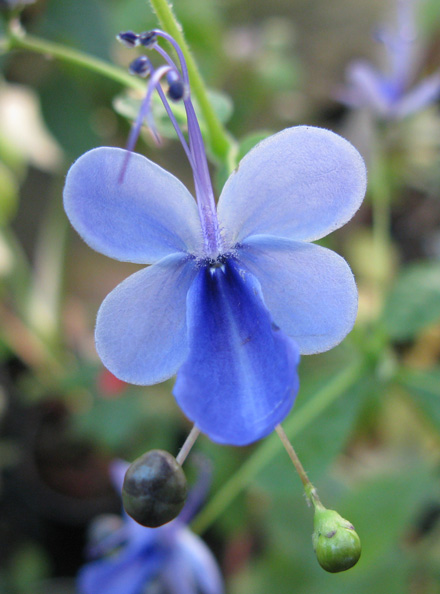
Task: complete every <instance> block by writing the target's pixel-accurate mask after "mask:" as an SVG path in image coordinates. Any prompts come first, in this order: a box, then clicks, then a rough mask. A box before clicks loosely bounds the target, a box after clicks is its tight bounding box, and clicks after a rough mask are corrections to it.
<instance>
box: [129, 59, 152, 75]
mask: <svg viewBox="0 0 440 594" xmlns="http://www.w3.org/2000/svg"><path fill="white" fill-rule="evenodd" d="M128 70H129V71H130V74H137V75H138V76H142V77H147V76H148V75H149V73H150V61H149V59H148V58H147V57H146V56H139V58H136V60H133V62H132V63H131V64H130V66H129V67H128Z"/></svg>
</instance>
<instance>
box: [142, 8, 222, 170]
mask: <svg viewBox="0 0 440 594" xmlns="http://www.w3.org/2000/svg"><path fill="white" fill-rule="evenodd" d="M150 3H151V6H152V8H153V10H154V12H155V13H156V15H157V18H158V19H159V22H160V25H161V27H162V28H163V29H164V31H166V32H167V33H169V34H170V35H171V36H172V37H174V39H175V40H176V41H177V43H178V44H179V45H180V47H181V48H182V52H183V54H184V56H185V59H186V63H187V66H188V74H189V78H190V80H191V89H192V92H193V94H194V96H195V97H196V99H197V103H198V104H199V107H200V109H201V112H202V114H203V119H204V120H205V124H206V129H207V136H208V138H207V141H208V146H209V147H210V149H211V152H212V153H213V155H214V156H215V157H216V158H217V159H219V160H220V161H221V162H222V163H227V160H228V155H229V152H230V150H231V148H232V146H231V145H232V139H231V137H230V136H229V134H228V133H227V132H226V130H225V129H224V127H223V125H222V123H221V122H220V120H219V119H218V117H217V114H216V113H215V111H214V109H213V107H212V105H211V102H210V100H209V97H208V93H207V91H206V87H205V84H204V82H203V79H202V76H201V74H200V71H199V69H198V67H197V64H196V62H195V60H194V58H193V57H192V54H191V51H190V49H189V47H188V44H187V43H186V41H185V38H184V36H183V33H182V26H181V25H180V24H179V22H178V21H177V19H176V17H175V15H174V13H173V11H172V9H171V6H170V5H169V4H168V2H167V0H150Z"/></svg>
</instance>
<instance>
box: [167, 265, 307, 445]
mask: <svg viewBox="0 0 440 594" xmlns="http://www.w3.org/2000/svg"><path fill="white" fill-rule="evenodd" d="M187 318H188V341H189V356H188V359H187V360H186V361H185V363H184V364H183V366H182V367H181V368H180V370H179V373H178V375H177V381H176V384H175V387H174V395H175V397H176V400H177V402H178V404H179V406H180V407H181V408H182V410H183V412H184V413H185V414H186V415H187V416H188V417H189V418H190V419H191V420H192V421H194V423H195V424H196V425H197V427H199V429H201V431H202V432H203V433H206V434H207V435H208V436H209V437H210V438H211V439H213V440H214V441H218V442H220V443H229V444H232V445H245V444H248V443H251V442H253V441H255V440H257V439H260V438H261V437H264V436H265V435H267V434H268V433H270V432H271V431H272V430H273V429H274V427H275V425H277V424H278V423H280V422H281V421H282V419H283V418H284V417H285V416H286V415H287V414H288V412H289V410H290V408H291V406H292V403H293V399H294V397H295V394H296V391H297V389H298V377H297V372H296V365H297V363H298V359H299V356H298V352H297V347H296V345H295V344H294V343H293V341H291V340H290V339H288V338H287V337H286V336H285V335H284V334H283V333H282V332H281V331H280V330H279V329H278V328H277V327H276V326H274V325H273V323H272V320H271V318H270V314H269V312H268V311H267V309H266V307H265V305H264V303H263V301H262V298H261V290H260V286H259V284H258V282H257V281H256V279H255V278H254V277H253V276H252V275H251V274H249V273H247V272H245V271H244V270H242V269H240V268H238V267H237V265H236V264H235V263H234V262H233V261H231V260H229V261H226V262H225V264H224V265H223V266H221V267H211V268H210V267H205V268H202V269H201V270H200V272H199V274H198V276H197V278H196V279H195V281H194V282H193V284H192V286H191V288H190V290H189V292H188V314H187Z"/></svg>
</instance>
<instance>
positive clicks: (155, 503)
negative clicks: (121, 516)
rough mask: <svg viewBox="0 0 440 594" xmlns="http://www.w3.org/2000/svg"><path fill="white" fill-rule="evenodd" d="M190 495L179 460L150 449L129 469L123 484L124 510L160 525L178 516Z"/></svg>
mask: <svg viewBox="0 0 440 594" xmlns="http://www.w3.org/2000/svg"><path fill="white" fill-rule="evenodd" d="M186 496H187V487H186V478H185V475H184V473H183V470H182V468H181V466H180V464H178V463H177V461H176V459H175V458H174V457H173V456H172V455H171V454H169V453H168V452H165V451H163V450H151V451H149V452H147V453H146V454H144V455H143V456H141V457H140V458H138V459H137V460H135V461H134V462H133V464H131V465H130V467H129V468H128V470H127V472H126V474H125V479H124V485H123V487H122V502H123V504H124V508H125V511H126V512H127V514H128V515H129V516H131V517H132V518H133V519H134V520H136V522H138V523H139V524H141V525H142V526H148V527H149V528H157V527H158V526H162V525H163V524H166V523H167V522H170V521H171V520H174V518H176V517H177V516H178V515H179V513H180V511H181V509H182V507H183V505H184V503H185V500H186Z"/></svg>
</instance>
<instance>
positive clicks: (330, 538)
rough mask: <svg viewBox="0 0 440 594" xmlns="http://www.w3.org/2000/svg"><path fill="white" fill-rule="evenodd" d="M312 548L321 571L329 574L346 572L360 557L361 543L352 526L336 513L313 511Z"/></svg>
mask: <svg viewBox="0 0 440 594" xmlns="http://www.w3.org/2000/svg"><path fill="white" fill-rule="evenodd" d="M314 529H315V530H314V533H313V537H312V540H313V548H314V549H315V553H316V557H317V559H318V561H319V564H320V565H321V567H322V568H323V569H325V570H326V571H329V572H331V573H337V572H339V571H346V570H347V569H350V567H353V565H356V563H357V562H358V560H359V557H360V556H361V541H360V538H359V536H358V535H357V533H356V531H355V529H354V527H353V525H352V524H351V523H350V522H349V521H348V520H344V518H343V517H341V516H340V515H339V514H338V512H336V511H334V510H332V509H325V508H324V507H317V508H316V509H315V520H314Z"/></svg>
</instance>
